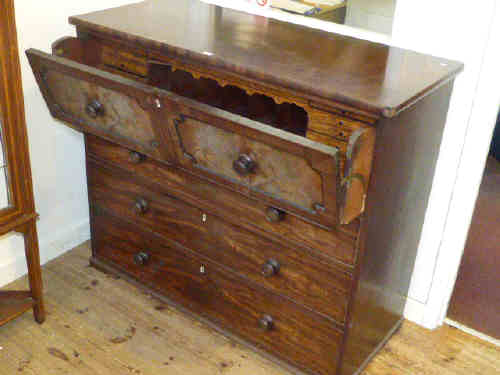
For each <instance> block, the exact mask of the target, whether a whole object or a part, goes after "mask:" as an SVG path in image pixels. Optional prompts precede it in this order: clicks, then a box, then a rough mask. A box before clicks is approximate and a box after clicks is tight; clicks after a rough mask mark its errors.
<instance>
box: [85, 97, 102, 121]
mask: <svg viewBox="0 0 500 375" xmlns="http://www.w3.org/2000/svg"><path fill="white" fill-rule="evenodd" d="M85 112H86V113H87V115H89V116H90V117H92V118H97V117H98V116H99V115H101V114H103V113H104V107H103V106H102V104H101V103H100V102H99V101H98V100H95V99H94V100H92V101H91V102H90V103H89V104H87V106H86V107H85Z"/></svg>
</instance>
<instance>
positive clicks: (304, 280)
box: [87, 163, 352, 324]
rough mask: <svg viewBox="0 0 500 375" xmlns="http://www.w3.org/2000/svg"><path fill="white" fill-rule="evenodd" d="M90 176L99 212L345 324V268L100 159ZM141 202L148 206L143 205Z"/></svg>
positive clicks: (347, 289)
mask: <svg viewBox="0 0 500 375" xmlns="http://www.w3.org/2000/svg"><path fill="white" fill-rule="evenodd" d="M87 174H88V179H89V196H90V199H91V206H92V210H93V211H97V212H99V211H105V212H108V213H111V214H113V215H115V216H117V217H121V218H124V219H126V220H128V221H133V222H136V223H137V224H139V225H141V226H143V227H144V228H148V229H149V230H152V231H154V232H156V233H158V234H159V235H161V236H163V237H164V238H167V239H169V240H171V241H175V242H177V243H179V244H181V245H183V246H185V247H188V248H190V249H192V250H194V251H196V252H197V253H198V254H201V255H202V256H204V257H207V258H210V259H212V260H214V261H216V262H218V263H220V264H222V265H224V266H227V267H230V268H231V269H233V270H235V272H237V273H238V274H240V275H242V276H244V277H245V278H247V279H249V280H252V281H253V282H255V283H258V284H259V285H261V286H263V287H265V288H268V289H270V290H272V291H274V292H276V293H279V294H283V295H286V296H288V297H289V298H292V299H294V300H296V301H297V302H298V303H301V304H303V305H306V306H308V307H310V308H312V309H314V310H315V311H318V312H320V313H322V314H324V315H328V316H330V317H332V318H334V319H335V320H336V321H337V322H338V323H339V324H343V323H344V321H345V316H346V311H347V303H348V297H349V293H350V290H351V287H352V279H351V277H350V275H349V274H348V273H346V272H345V271H343V270H341V269H339V268H336V267H334V266H332V265H331V264H329V263H326V262H324V261H322V260H320V259H319V258H314V257H312V256H310V255H308V254H307V253H305V252H303V251H300V250H295V249H293V248H289V247H287V246H283V245H281V244H279V243H275V242H273V241H269V240H268V239H266V238H264V237H261V236H258V235H255V234H254V233H252V232H250V231H247V230H245V229H243V228H240V227H238V226H236V225H232V224H229V223H227V222H225V221H223V220H221V219H219V218H218V217H217V216H214V215H211V214H208V213H206V212H204V211H203V210H200V209H198V208H196V207H194V206H190V205H188V204H185V203H183V202H181V201H179V200H177V199H174V198H173V197H171V196H168V195H166V194H161V193H159V192H154V191H152V190H150V189H147V188H145V187H144V186H142V185H139V184H136V183H134V182H133V181H132V180H131V179H130V178H127V177H126V176H120V175H116V172H115V174H114V173H113V172H112V171H110V170H109V171H108V170H105V169H103V168H100V167H97V166H96V165H95V164H94V163H89V168H88V171H87ZM137 204H142V206H143V207H145V208H144V209H143V210H141V209H140V208H139V209H138V208H137Z"/></svg>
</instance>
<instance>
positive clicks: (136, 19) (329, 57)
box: [70, 0, 463, 117]
mask: <svg viewBox="0 0 500 375" xmlns="http://www.w3.org/2000/svg"><path fill="white" fill-rule="evenodd" d="M70 23H71V24H74V25H76V26H78V27H80V28H82V29H85V30H87V31H93V32H99V33H101V34H107V35H109V36H110V37H113V38H120V39H124V40H128V41H130V42H133V43H134V44H135V45H137V46H140V47H143V48H146V49H148V50H153V51H158V52H160V53H164V54H168V55H171V56H178V57H182V58H189V59H191V60H196V61H197V62H199V63H203V64H208V65H210V66H213V67H217V68H221V69H224V70H227V71H229V72H233V73H236V74H240V75H244V76H247V77H249V78H253V79H258V80H260V81H263V82H267V83H270V84H275V85H279V86H282V87H287V88H290V89H293V90H298V91H300V92H302V93H304V94H306V95H311V96H315V97H319V98H321V99H326V100H335V101H339V102H341V103H344V104H348V105H352V106H355V107H357V108H360V109H363V110H366V111H368V112H371V113H374V114H376V115H384V116H389V117H391V116H394V115H396V114H397V113H398V112H399V111H401V110H402V109H404V108H405V107H407V106H408V105H409V104H411V103H412V102H414V101H416V100H418V99H419V98H421V97H423V96H425V95H426V94H427V93H428V92H430V91H431V90H432V89H433V88H434V87H436V86H439V85H440V84H442V83H443V82H446V81H448V80H450V79H452V78H453V77H454V76H455V75H456V74H457V73H459V72H460V71H461V70H462V69H463V65H462V64H461V63H458V62H455V61H449V60H445V59H441V58H436V57H432V56H428V55H424V54H420V53H416V52H412V51H408V50H404V49H400V48H396V47H390V46H386V45H382V44H376V43H373V42H369V41H364V40H360V39H356V38H352V37H348V36H344V35H339V34H333V33H328V32H323V31H319V30H315V29H311V28H307V27H303V26H298V25H295V24H291V23H286V22H281V21H277V20H274V19H268V18H265V17H261V16H255V15H251V14H247V13H244V12H240V11H235V10H231V9H226V8H222V7H219V6H215V5H210V4H206V3H203V2H200V1H199V0H181V1H179V0H176V1H171V0H163V1H159V0H149V1H144V2H141V3H137V4H131V5H126V6H122V7H118V8H113V9H108V10H104V11H99V12H93V13H89V14H85V15H81V16H75V17H71V18H70Z"/></svg>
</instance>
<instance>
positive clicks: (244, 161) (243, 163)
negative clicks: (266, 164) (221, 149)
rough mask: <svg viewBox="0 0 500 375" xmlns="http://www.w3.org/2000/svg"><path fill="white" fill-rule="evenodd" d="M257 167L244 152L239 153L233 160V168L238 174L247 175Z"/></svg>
mask: <svg viewBox="0 0 500 375" xmlns="http://www.w3.org/2000/svg"><path fill="white" fill-rule="evenodd" d="M255 168H257V163H256V162H255V161H254V160H252V158H251V157H250V156H248V155H246V154H241V155H240V156H239V157H238V159H236V160H235V161H234V162H233V169H234V170H235V171H236V173H238V174H239V175H240V176H248V175H249V174H251V173H253V172H254V171H255Z"/></svg>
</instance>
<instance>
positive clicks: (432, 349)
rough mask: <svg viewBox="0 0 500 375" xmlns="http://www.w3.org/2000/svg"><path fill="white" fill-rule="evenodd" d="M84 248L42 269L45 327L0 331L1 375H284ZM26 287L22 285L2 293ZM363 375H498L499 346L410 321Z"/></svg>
mask: <svg viewBox="0 0 500 375" xmlns="http://www.w3.org/2000/svg"><path fill="white" fill-rule="evenodd" d="M89 253H90V250H89V245H88V244H84V245H82V246H80V247H78V248H76V249H74V250H72V251H71V252H69V253H67V254H65V255H63V256H61V257H59V258H58V259H56V260H54V261H52V262H50V263H49V264H47V265H45V266H44V267H43V276H44V282H45V295H46V303H47V310H48V315H47V321H46V322H45V323H44V324H43V325H38V324H36V323H35V322H34V320H33V316H32V314H31V313H25V314H24V315H23V316H21V317H20V318H18V319H17V320H14V321H12V322H10V323H8V324H6V325H5V326H2V327H0V348H1V349H0V375H12V374H30V375H31V374H33V375H61V374H71V375H101V374H102V375H108V374H113V375H121V374H123V375H134V374H135V375H162V374H169V375H177V374H179V375H180V374H183V375H186V374H188V375H190V374H193V375H216V374H227V375H264V374H265V375H278V374H280V375H287V374H288V372H287V371H286V370H284V369H283V368H280V367H279V366H277V365H275V364H273V363H272V362H270V361H269V360H266V359H265V358H263V357H261V356H259V355H258V354H256V353H254V352H252V351H251V350H249V349H247V348H245V347H243V346H241V345H238V344H236V343H234V342H232V341H231V340H229V339H227V338H225V337H224V336H222V335H220V334H219V333H217V332H215V331H213V330H212V329H210V328H209V327H207V326H206V325H204V324H202V323H199V322H197V321H195V320H193V319H191V318H189V317H187V316H186V315H184V314H182V313H179V312H178V311H177V310H176V309H174V308H171V307H169V306H166V305H165V304H164V303H162V302H161V301H158V300H157V299H155V298H153V297H151V296H149V295H148V294H147V293H145V292H143V291H142V290H140V289H139V288H136V287H134V286H132V285H130V284H129V283H127V282H126V281H124V280H120V279H116V278H114V277H112V276H109V275H106V274H104V273H102V272H99V271H97V270H95V269H94V268H91V267H88V257H89ZM26 287H27V279H26V278H22V279H20V280H18V281H16V282H14V283H13V284H11V285H9V286H8V287H7V288H4V289H10V290H14V289H22V288H26ZM363 374H365V375H400V374H405V375H420V374H422V375H434V374H435V375H452V374H453V375H461V374H464V375H475V374H478V375H494V374H500V348H498V347H496V346H494V345H492V344H489V343H486V342H483V341H481V340H479V339H477V338H475V337H473V336H469V335H467V334H465V333H463V332H461V331H459V330H457V329H455V328H451V327H449V326H445V327H442V328H441V329H439V330H436V331H432V332H431V331H428V330H425V329H423V328H420V327H418V326H416V325H415V324H412V323H405V324H403V327H402V329H401V330H400V331H399V332H398V333H397V334H396V335H395V336H394V337H393V338H392V339H391V340H390V341H389V343H388V345H387V346H386V347H385V348H384V349H383V350H382V352H381V353H380V354H379V355H378V356H376V357H375V359H374V360H373V361H372V362H371V364H370V365H369V366H368V368H367V369H366V370H365V372H363Z"/></svg>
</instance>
